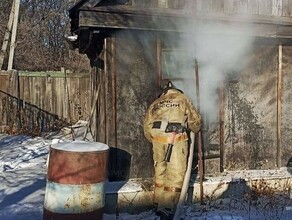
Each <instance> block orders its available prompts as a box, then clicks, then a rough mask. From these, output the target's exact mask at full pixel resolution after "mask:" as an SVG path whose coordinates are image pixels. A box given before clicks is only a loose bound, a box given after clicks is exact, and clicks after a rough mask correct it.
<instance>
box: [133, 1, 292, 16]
mask: <svg viewBox="0 0 292 220" xmlns="http://www.w3.org/2000/svg"><path fill="white" fill-rule="evenodd" d="M132 5H139V6H145V7H149V6H151V7H163V8H174V9H180V8H185V9H189V10H192V11H194V12H210V13H226V14H250V15H265V16H281V17H291V15H292V0H179V1H178V0H146V1H145V0H132Z"/></svg>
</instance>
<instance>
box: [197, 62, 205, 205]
mask: <svg viewBox="0 0 292 220" xmlns="http://www.w3.org/2000/svg"><path fill="white" fill-rule="evenodd" d="M195 74H196V93H197V110H198V112H200V81H199V65H198V61H197V60H195ZM198 158H199V175H200V201H201V204H203V203H204V187H203V179H204V165H203V149H202V132H201V130H200V131H199V132H198Z"/></svg>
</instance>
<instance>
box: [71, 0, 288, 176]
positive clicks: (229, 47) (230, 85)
mask: <svg viewBox="0 0 292 220" xmlns="http://www.w3.org/2000/svg"><path fill="white" fill-rule="evenodd" d="M69 12H70V19H71V30H72V35H76V36H77V40H75V41H72V45H73V46H74V47H75V48H78V49H79V52H80V53H85V54H87V55H88V58H89V59H90V61H91V65H92V75H91V82H92V87H91V89H92V91H96V92H97V95H98V101H97V103H96V114H95V117H94V118H95V120H94V125H93V127H92V130H93V131H94V133H95V137H96V141H100V142H104V143H106V144H108V145H109V146H110V147H111V154H110V169H111V170H110V179H111V180H117V179H127V178H148V177H152V175H153V173H152V167H153V166H152V164H153V161H152V149H151V144H150V143H148V142H147V140H146V139H145V137H144V135H143V118H144V114H145V111H146V109H147V107H148V106H149V104H150V103H151V102H152V101H153V100H154V99H155V98H156V97H157V95H158V94H159V91H160V86H161V84H162V82H163V81H164V80H168V79H170V80H172V81H173V82H174V84H175V85H176V86H177V87H179V88H180V89H182V90H184V92H185V93H186V94H187V95H188V96H189V97H190V98H191V99H192V100H193V102H194V104H195V105H196V104H198V100H196V88H195V85H196V83H195V81H196V79H195V77H194V76H195V65H194V63H195V60H197V62H198V67H199V74H200V79H199V80H200V88H199V89H200V96H201V97H200V105H201V108H200V109H201V114H202V115H203V118H204V127H203V130H202V132H203V140H204V142H203V148H204V149H203V150H204V164H205V173H216V172H222V171H224V170H238V169H275V168H279V167H282V166H286V164H287V162H288V161H289V159H290V158H291V155H292V147H291V144H292V135H291V131H292V128H291V122H292V119H291V117H290V115H291V112H292V95H291V94H292V91H291V90H292V88H291V86H289V85H291V83H292V61H291V60H292V47H291V42H292V41H291V40H292V18H291V13H292V0H107V1H102V0H82V1H80V2H79V3H77V4H76V5H75V6H74V7H72V8H71V9H70V11H69ZM93 96H94V95H93Z"/></svg>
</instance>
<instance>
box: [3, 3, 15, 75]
mask: <svg viewBox="0 0 292 220" xmlns="http://www.w3.org/2000/svg"><path fill="white" fill-rule="evenodd" d="M14 9H15V1H13V3H12V7H11V12H10V15H9V20H8V24H7V28H6V31H5V34H4V39H3V44H2V48H1V51H0V70H1V69H2V66H3V62H4V57H5V53H6V50H7V46H8V41H9V38H10V35H11V29H12V24H13V16H14Z"/></svg>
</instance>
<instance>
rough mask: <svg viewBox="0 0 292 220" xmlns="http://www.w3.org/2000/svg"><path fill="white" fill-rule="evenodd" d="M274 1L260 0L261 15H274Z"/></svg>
mask: <svg viewBox="0 0 292 220" xmlns="http://www.w3.org/2000/svg"><path fill="white" fill-rule="evenodd" d="M272 9H273V0H259V14H260V15H272Z"/></svg>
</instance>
